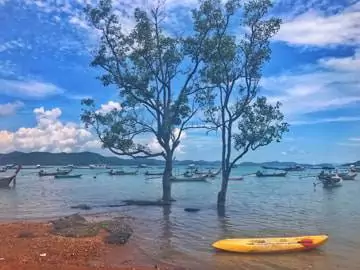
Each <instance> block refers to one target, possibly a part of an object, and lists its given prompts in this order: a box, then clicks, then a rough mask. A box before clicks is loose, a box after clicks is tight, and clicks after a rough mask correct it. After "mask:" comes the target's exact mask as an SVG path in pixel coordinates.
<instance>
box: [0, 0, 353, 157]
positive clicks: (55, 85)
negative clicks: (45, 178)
mask: <svg viewBox="0 0 360 270" xmlns="http://www.w3.org/2000/svg"><path fill="white" fill-rule="evenodd" d="M94 1H95V0H94ZM152 1H153V0H147V1H145V0H135V1H131V0H123V1H116V2H117V5H121V6H122V7H124V8H127V9H128V10H129V11H130V10H131V9H132V8H134V7H135V6H151V5H152ZM90 2H93V0H87V1H86V0H73V1H70V0H0V25H1V26H2V29H3V30H2V31H1V32H0V152H9V151H14V150H19V151H26V152H29V151H51V152H59V151H65V152H71V151H73V152H74V151H83V150H91V151H97V152H101V153H104V154H108V152H106V151H103V150H101V149H100V148H99V143H98V142H97V140H96V138H95V137H94V136H93V135H92V134H91V133H90V132H89V131H88V130H85V129H84V128H83V127H82V126H81V124H80V121H79V115H80V110H81V107H80V100H81V99H82V98H84V97H89V96H90V97H93V98H95V99H96V101H97V103H99V104H102V107H101V109H102V110H104V111H108V110H111V109H112V108H117V107H118V103H116V101H117V92H116V89H114V88H109V87H107V88H104V87H103V86H102V85H101V83H100V82H99V81H98V80H97V79H96V76H97V75H98V74H99V73H98V72H99V71H98V70H95V69H93V68H90V67H89V63H90V61H91V51H92V49H93V46H94V44H95V39H96V38H95V35H94V32H93V31H92V29H91V28H89V27H88V25H87V24H86V22H85V20H84V16H83V13H82V9H83V7H84V4H86V3H90ZM196 4H197V1H196V0H183V1H176V0H168V1H167V2H166V9H167V12H168V14H169V18H171V23H172V25H173V27H177V28H181V27H182V25H184V24H183V23H182V20H183V17H184V14H188V10H189V9H191V8H193V7H194V6H196ZM274 5H275V6H274V9H273V11H272V13H273V15H276V16H279V17H281V18H282V19H283V22H284V23H283V25H282V27H281V30H280V32H279V33H278V34H277V35H276V36H275V38H274V39H273V41H272V50H273V54H272V60H271V61H270V63H268V64H267V65H266V67H265V73H264V78H263V80H262V93H263V94H265V95H267V96H268V97H269V98H270V99H271V100H279V101H281V102H282V103H283V107H282V110H283V112H284V113H285V114H286V118H287V120H288V121H289V123H290V124H291V131H290V133H288V134H287V135H286V137H285V138H284V140H283V142H281V143H278V144H273V145H270V146H268V147H265V148H263V149H261V150H260V151H257V152H255V153H250V154H249V155H248V156H247V157H246V158H245V159H244V160H246V161H268V160H282V161H289V160H294V161H300V162H310V163H311V162H315V163H317V162H344V161H353V160H359V159H360V126H359V123H360V110H359V109H360V1H353V0H342V1H339V0H276V1H274ZM123 22H124V24H125V26H126V27H131V25H132V21H131V20H129V19H125V18H123ZM148 140H149V142H150V143H153V139H152V138H148ZM182 143H183V144H182V146H181V148H180V149H179V151H178V153H177V159H205V160H217V159H219V153H220V142H219V141H218V140H217V139H216V137H215V136H206V135H205V134H203V133H202V132H201V131H197V132H191V133H186V135H185V136H184V137H183V139H182Z"/></svg>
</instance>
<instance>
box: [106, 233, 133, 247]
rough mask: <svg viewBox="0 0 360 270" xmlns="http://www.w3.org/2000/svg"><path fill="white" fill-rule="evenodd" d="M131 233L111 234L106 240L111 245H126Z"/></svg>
mask: <svg viewBox="0 0 360 270" xmlns="http://www.w3.org/2000/svg"><path fill="white" fill-rule="evenodd" d="M130 236H131V234H128V233H118V234H110V235H108V236H106V237H105V239H104V242H105V243H106V244H111V245H124V244H126V243H127V241H128V240H129V238H130Z"/></svg>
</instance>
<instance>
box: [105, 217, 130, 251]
mask: <svg viewBox="0 0 360 270" xmlns="http://www.w3.org/2000/svg"><path fill="white" fill-rule="evenodd" d="M100 226H101V228H103V229H105V230H106V231H107V232H109V233H110V235H108V236H107V237H105V239H104V241H105V243H107V244H120V245H123V244H126V243H127V241H128V240H129V238H130V237H131V235H132V233H133V229H132V228H131V227H130V226H129V225H128V224H126V223H124V222H123V221H122V220H110V221H104V222H101V223H100Z"/></svg>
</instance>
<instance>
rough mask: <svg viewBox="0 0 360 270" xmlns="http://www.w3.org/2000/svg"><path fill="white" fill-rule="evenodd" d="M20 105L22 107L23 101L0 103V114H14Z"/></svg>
mask: <svg viewBox="0 0 360 270" xmlns="http://www.w3.org/2000/svg"><path fill="white" fill-rule="evenodd" d="M22 107H24V103H23V102H21V101H15V102H12V103H11V102H8V103H5V104H0V116H7V115H12V114H15V113H16V111H17V110H18V109H20V108H22Z"/></svg>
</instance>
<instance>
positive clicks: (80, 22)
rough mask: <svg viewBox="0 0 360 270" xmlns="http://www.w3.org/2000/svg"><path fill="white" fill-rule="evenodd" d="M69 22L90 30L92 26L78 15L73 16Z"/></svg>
mask: <svg viewBox="0 0 360 270" xmlns="http://www.w3.org/2000/svg"><path fill="white" fill-rule="evenodd" d="M69 23H70V24H72V25H74V26H75V27H79V28H82V29H84V30H89V28H90V26H89V25H88V23H87V21H86V20H85V19H83V18H81V17H78V16H75V15H73V16H71V17H70V19H69Z"/></svg>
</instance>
